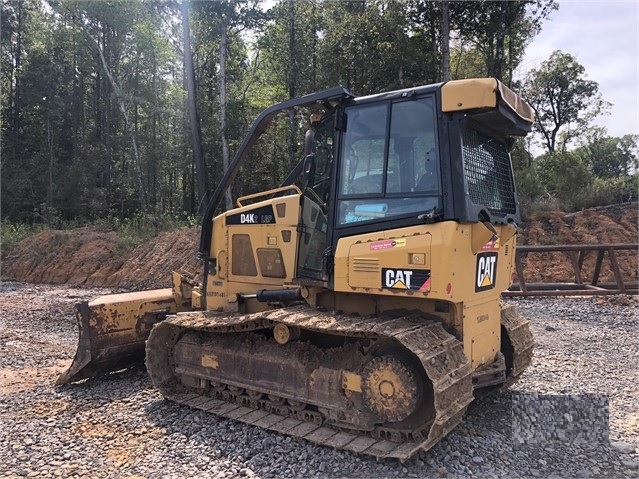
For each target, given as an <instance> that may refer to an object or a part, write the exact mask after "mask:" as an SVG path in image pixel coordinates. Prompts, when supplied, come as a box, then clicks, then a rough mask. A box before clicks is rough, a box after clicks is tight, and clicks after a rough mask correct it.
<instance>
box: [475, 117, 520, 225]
mask: <svg viewBox="0 0 639 479" xmlns="http://www.w3.org/2000/svg"><path fill="white" fill-rule="evenodd" d="M463 155H464V175H465V176H466V184H467V185H468V193H469V195H470V200H471V201H472V202H473V203H474V204H476V205H479V206H484V207H485V208H487V209H488V210H489V211H491V212H495V213H503V214H514V213H515V212H516V211H515V210H516V208H515V194H514V190H515V188H514V185H513V180H512V174H511V171H510V157H509V156H508V151H507V150H506V145H504V144H503V143H499V142H498V141H496V140H493V139H492V138H490V137H488V136H486V135H483V134H481V133H479V132H478V131H475V130H471V129H467V130H466V131H465V132H464V146H463Z"/></svg>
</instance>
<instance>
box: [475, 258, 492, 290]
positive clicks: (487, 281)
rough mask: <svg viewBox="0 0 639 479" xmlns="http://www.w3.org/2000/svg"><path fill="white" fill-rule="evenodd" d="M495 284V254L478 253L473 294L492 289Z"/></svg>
mask: <svg viewBox="0 0 639 479" xmlns="http://www.w3.org/2000/svg"><path fill="white" fill-rule="evenodd" d="M496 282H497V253H479V254H478V255H477V272H476V273H475V292H479V291H486V290H488V289H493V288H494V287H495V283H496Z"/></svg>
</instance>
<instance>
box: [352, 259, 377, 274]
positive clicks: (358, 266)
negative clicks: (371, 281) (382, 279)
mask: <svg viewBox="0 0 639 479" xmlns="http://www.w3.org/2000/svg"><path fill="white" fill-rule="evenodd" d="M353 272H355V273H377V272H379V260H378V259H375V258H353Z"/></svg>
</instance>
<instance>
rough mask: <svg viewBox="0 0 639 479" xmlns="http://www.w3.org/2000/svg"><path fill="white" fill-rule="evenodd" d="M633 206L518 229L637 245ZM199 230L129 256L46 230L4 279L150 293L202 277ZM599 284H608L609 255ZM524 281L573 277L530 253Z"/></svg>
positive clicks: (589, 263) (108, 235) (116, 247)
mask: <svg viewBox="0 0 639 479" xmlns="http://www.w3.org/2000/svg"><path fill="white" fill-rule="evenodd" d="M637 214H638V211H637V204H636V203H635V204H631V205H616V206H612V207H605V208H591V209H588V210H584V211H581V212H578V213H571V214H565V213H562V212H560V211H550V212H543V213H537V214H535V215H533V216H532V217H531V218H529V219H527V220H526V221H525V222H524V224H523V225H522V229H521V231H520V237H519V243H520V244H605V243H637V238H638V232H637ZM199 237H200V234H199V228H190V229H189V228H183V229H180V230H176V231H173V232H170V233H161V234H159V235H158V236H157V237H155V238H153V239H152V240H150V241H148V242H146V243H143V244H141V245H139V246H138V247H136V248H135V249H133V250H131V251H122V250H123V248H122V247H121V246H120V244H119V242H118V238H117V235H116V233H115V232H114V231H112V230H110V229H109V228H108V227H99V226H96V227H87V228H79V229H75V230H68V231H44V232H42V233H38V234H36V235H34V236H31V237H29V238H26V239H24V240H23V241H21V242H20V243H18V244H17V245H16V246H14V247H13V248H12V249H11V251H9V252H8V253H6V254H4V253H3V257H2V279H5V280H6V279H12V280H17V281H25V282H30V283H49V284H68V285H73V286H91V287H106V288H122V289H126V290H136V289H151V288H161V287H168V286H170V285H171V272H172V271H177V270H185V271H188V272H191V273H196V274H197V273H201V270H202V265H201V264H200V263H198V262H197V260H196V259H195V254H196V252H197V247H198V241H199ZM595 259H596V257H595V254H594V253H590V254H589V255H588V256H587V257H586V259H585V261H584V268H583V271H582V274H583V276H584V279H585V280H587V279H588V278H590V277H592V271H593V269H594V264H595ZM618 262H619V266H620V268H621V270H622V272H623V276H624V278H626V279H627V280H637V264H638V263H637V251H632V252H627V253H619V254H618ZM603 265H604V267H603V270H602V275H601V277H600V281H612V280H613V275H612V272H611V270H610V267H609V261H608V259H607V257H606V258H605V259H604V263H603ZM524 274H525V276H526V281H527V282H536V281H545V282H572V281H574V274H573V270H572V266H571V264H570V261H569V259H568V257H567V256H566V255H565V254H562V253H552V254H551V253H548V254H544V255H536V254H535V255H529V256H528V257H527V258H525V259H524Z"/></svg>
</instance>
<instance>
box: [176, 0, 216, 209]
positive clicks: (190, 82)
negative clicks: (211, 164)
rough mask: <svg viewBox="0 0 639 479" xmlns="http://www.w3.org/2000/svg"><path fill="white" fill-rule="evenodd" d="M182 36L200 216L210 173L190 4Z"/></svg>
mask: <svg viewBox="0 0 639 479" xmlns="http://www.w3.org/2000/svg"><path fill="white" fill-rule="evenodd" d="M182 34H183V36H184V71H185V74H186V75H185V76H186V87H187V91H188V98H189V100H188V101H189V122H190V126H191V140H192V142H193V162H194V163H195V172H196V176H197V194H198V199H197V204H198V214H201V213H203V212H204V209H205V208H206V203H207V196H208V192H207V186H208V184H209V181H208V173H207V170H206V163H205V162H204V150H203V148H202V133H201V131H202V130H201V126H200V117H199V115H198V113H197V102H196V95H195V68H194V66H193V55H192V53H191V29H190V24H189V2H188V0H184V1H183V2H182Z"/></svg>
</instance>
